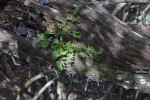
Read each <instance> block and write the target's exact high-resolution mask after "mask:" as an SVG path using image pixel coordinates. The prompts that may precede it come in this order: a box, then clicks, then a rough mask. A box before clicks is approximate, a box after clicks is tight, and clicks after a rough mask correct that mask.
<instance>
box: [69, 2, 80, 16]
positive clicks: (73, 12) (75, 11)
mask: <svg viewBox="0 0 150 100" xmlns="http://www.w3.org/2000/svg"><path fill="white" fill-rule="evenodd" d="M73 6H74V7H75V9H74V10H72V12H71V13H72V15H74V16H75V15H77V13H78V11H79V7H78V6H77V5H76V4H73Z"/></svg>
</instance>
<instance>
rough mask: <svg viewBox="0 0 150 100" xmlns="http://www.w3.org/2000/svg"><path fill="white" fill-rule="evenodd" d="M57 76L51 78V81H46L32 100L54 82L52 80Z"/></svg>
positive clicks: (35, 99)
mask: <svg viewBox="0 0 150 100" xmlns="http://www.w3.org/2000/svg"><path fill="white" fill-rule="evenodd" d="M57 78H58V77H55V78H54V79H52V80H51V81H49V82H47V83H46V84H45V85H44V86H43V87H42V88H41V89H40V91H39V92H38V93H37V94H36V95H35V96H34V97H33V99H32V100H37V99H38V97H39V96H40V95H41V94H42V93H43V92H44V91H45V90H46V88H48V87H49V86H50V85H51V84H53V83H54V81H55V80H56V79H57Z"/></svg>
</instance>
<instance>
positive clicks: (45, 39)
mask: <svg viewBox="0 0 150 100" xmlns="http://www.w3.org/2000/svg"><path fill="white" fill-rule="evenodd" d="M51 34H52V32H51V31H50V30H46V31H45V32H44V33H42V34H40V35H38V40H37V41H36V44H37V43H39V42H41V46H42V47H43V48H46V47H48V46H49V44H50V42H51V41H52V37H49V35H51Z"/></svg>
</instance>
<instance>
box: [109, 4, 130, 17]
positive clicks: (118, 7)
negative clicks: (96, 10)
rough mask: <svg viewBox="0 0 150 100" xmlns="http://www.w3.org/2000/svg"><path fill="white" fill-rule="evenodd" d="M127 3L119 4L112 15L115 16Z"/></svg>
mask: <svg viewBox="0 0 150 100" xmlns="http://www.w3.org/2000/svg"><path fill="white" fill-rule="evenodd" d="M126 4H127V3H120V4H117V7H116V8H115V10H114V11H113V12H112V15H113V16H115V15H116V14H117V13H118V12H119V11H120V10H121V9H122V8H123V7H124V6H125V5H126Z"/></svg>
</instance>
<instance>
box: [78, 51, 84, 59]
mask: <svg viewBox="0 0 150 100" xmlns="http://www.w3.org/2000/svg"><path fill="white" fill-rule="evenodd" d="M77 56H78V57H79V58H85V54H84V53H83V52H79V53H77Z"/></svg>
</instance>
